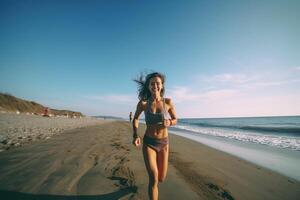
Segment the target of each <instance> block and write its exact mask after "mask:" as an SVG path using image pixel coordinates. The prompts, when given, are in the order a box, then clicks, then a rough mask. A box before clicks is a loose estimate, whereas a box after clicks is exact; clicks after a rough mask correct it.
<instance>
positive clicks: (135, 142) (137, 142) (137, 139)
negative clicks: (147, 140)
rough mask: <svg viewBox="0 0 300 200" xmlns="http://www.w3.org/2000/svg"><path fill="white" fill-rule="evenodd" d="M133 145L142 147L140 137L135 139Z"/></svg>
mask: <svg viewBox="0 0 300 200" xmlns="http://www.w3.org/2000/svg"><path fill="white" fill-rule="evenodd" d="M132 144H133V145H134V146H136V147H138V146H140V145H141V138H140V137H136V138H133V141H132Z"/></svg>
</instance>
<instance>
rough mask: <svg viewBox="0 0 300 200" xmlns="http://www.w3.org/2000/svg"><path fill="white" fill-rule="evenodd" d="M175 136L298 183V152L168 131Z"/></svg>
mask: <svg viewBox="0 0 300 200" xmlns="http://www.w3.org/2000/svg"><path fill="white" fill-rule="evenodd" d="M170 133H171V134H175V135H178V136H181V137H184V138H187V139H190V140H193V141H196V142H198V143H200V144H203V145H206V146H208V147H210V148H213V149H216V150H219V151H221V152H224V153H227V154H230V155H232V156H235V157H237V158H238V159H243V160H245V161H247V162H250V163H252V164H254V165H257V166H259V167H264V168H267V169H269V170H272V171H274V172H276V173H280V174H282V175H284V176H288V177H290V178H291V179H295V180H297V181H300V169H299V167H298V166H299V165H300V152H299V151H296V150H290V149H280V148H276V147H271V146H268V145H261V144H256V143H247V142H246V143H245V142H241V141H236V140H231V139H227V138H218V137H214V136H208V135H192V134H187V133H184V132H178V131H177V132H176V131H170Z"/></svg>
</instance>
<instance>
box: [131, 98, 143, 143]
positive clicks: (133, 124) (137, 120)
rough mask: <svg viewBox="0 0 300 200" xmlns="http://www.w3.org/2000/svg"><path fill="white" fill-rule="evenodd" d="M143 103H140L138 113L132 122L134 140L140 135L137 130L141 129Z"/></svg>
mask: <svg viewBox="0 0 300 200" xmlns="http://www.w3.org/2000/svg"><path fill="white" fill-rule="evenodd" d="M143 107H144V106H143V102H142V101H139V103H138V104H137V106H136V111H135V114H134V117H133V120H132V128H133V138H137V137H138V134H137V129H138V127H139V118H140V115H141V113H142V112H143V110H144V109H143Z"/></svg>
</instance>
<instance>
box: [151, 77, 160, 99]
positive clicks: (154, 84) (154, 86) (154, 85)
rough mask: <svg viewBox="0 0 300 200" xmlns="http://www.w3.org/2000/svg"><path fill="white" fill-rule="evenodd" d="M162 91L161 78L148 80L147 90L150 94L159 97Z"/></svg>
mask: <svg viewBox="0 0 300 200" xmlns="http://www.w3.org/2000/svg"><path fill="white" fill-rule="evenodd" d="M162 89H163V84H162V81H161V78H159V77H153V78H151V79H150V82H149V90H150V92H151V94H159V95H160V91H161V90H162Z"/></svg>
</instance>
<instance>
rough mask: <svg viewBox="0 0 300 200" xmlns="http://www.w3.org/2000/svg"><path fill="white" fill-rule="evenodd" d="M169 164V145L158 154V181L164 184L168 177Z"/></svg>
mask: <svg viewBox="0 0 300 200" xmlns="http://www.w3.org/2000/svg"><path fill="white" fill-rule="evenodd" d="M168 162H169V145H168V144H167V145H166V146H165V147H164V148H163V149H162V150H161V151H159V152H158V153H157V169H158V181H159V182H163V181H164V180H165V178H166V176H167V172H168Z"/></svg>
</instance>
